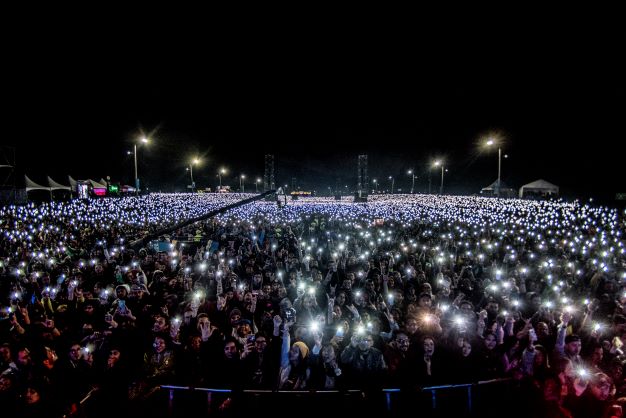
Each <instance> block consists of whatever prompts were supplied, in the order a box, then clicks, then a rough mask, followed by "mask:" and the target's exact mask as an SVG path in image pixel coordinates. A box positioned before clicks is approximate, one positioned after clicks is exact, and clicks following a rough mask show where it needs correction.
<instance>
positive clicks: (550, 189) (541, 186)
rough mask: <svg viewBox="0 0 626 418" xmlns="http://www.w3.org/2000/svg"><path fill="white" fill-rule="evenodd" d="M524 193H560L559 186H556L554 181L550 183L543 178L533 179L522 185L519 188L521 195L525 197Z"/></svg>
mask: <svg viewBox="0 0 626 418" xmlns="http://www.w3.org/2000/svg"><path fill="white" fill-rule="evenodd" d="M524 193H538V194H541V195H546V194H547V195H551V194H555V195H557V194H559V186H555V185H554V184H552V183H549V182H547V181H545V180H543V179H539V180H537V181H533V182H532V183H528V184H525V185H523V186H522V187H520V189H519V197H520V198H522V197H524Z"/></svg>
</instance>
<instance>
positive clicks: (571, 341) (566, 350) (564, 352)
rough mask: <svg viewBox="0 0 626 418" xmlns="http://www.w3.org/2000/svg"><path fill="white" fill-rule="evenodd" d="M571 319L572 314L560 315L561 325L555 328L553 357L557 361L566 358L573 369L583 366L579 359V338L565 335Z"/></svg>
mask: <svg viewBox="0 0 626 418" xmlns="http://www.w3.org/2000/svg"><path fill="white" fill-rule="evenodd" d="M571 319H572V314H570V313H569V312H567V311H565V312H563V313H562V314H561V323H560V324H559V326H558V327H557V336H556V344H555V345H554V357H555V360H557V361H558V359H560V358H567V359H569V360H570V361H571V362H572V365H573V366H574V367H579V366H582V365H583V359H582V358H581V357H580V350H581V348H582V342H581V339H580V336H578V335H576V334H569V335H567V336H566V335H565V334H566V331H567V328H568V324H569V322H570V320H571Z"/></svg>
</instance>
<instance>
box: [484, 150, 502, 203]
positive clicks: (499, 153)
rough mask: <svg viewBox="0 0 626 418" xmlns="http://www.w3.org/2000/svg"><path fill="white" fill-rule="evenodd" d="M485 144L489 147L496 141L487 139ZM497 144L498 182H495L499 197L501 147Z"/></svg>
mask: <svg viewBox="0 0 626 418" xmlns="http://www.w3.org/2000/svg"><path fill="white" fill-rule="evenodd" d="M485 145H486V146H488V147H490V146H492V145H496V141H495V140H493V139H490V140H488V141H487V142H486V143H485ZM497 145H498V182H497V183H496V196H498V197H500V172H501V169H502V148H501V147H500V145H499V144H497Z"/></svg>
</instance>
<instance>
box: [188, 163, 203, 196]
mask: <svg viewBox="0 0 626 418" xmlns="http://www.w3.org/2000/svg"><path fill="white" fill-rule="evenodd" d="M199 163H200V160H198V159H197V158H194V159H193V160H191V163H189V168H188V170H189V175H190V177H191V193H193V192H194V190H195V189H196V183H194V181H193V165H194V164H199Z"/></svg>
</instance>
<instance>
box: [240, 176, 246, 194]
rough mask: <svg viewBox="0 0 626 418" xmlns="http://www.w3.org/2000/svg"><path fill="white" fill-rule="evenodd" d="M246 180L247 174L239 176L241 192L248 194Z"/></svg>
mask: <svg viewBox="0 0 626 418" xmlns="http://www.w3.org/2000/svg"><path fill="white" fill-rule="evenodd" d="M245 179H246V175H245V174H242V175H241V176H239V190H241V193H245V192H246V184H245V183H244V180H245Z"/></svg>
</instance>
